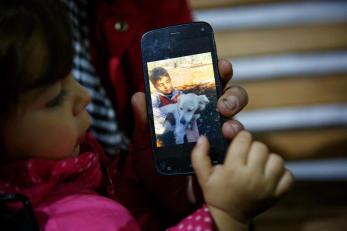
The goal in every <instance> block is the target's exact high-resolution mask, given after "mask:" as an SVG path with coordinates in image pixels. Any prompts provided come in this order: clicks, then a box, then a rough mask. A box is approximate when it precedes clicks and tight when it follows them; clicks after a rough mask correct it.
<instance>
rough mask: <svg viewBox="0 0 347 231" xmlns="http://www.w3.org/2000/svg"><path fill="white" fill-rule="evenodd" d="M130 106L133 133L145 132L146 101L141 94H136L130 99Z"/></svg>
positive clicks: (146, 127)
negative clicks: (133, 125)
mask: <svg viewBox="0 0 347 231" xmlns="http://www.w3.org/2000/svg"><path fill="white" fill-rule="evenodd" d="M131 104H132V108H133V113H134V119H135V132H147V129H148V126H147V113H146V100H145V94H144V93H143V92H136V93H135V94H134V95H133V96H132V97H131Z"/></svg>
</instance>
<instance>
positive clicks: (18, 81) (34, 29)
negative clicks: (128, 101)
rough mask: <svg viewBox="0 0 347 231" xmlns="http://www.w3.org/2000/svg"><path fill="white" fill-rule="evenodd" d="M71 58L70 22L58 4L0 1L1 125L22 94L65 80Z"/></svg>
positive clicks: (41, 0) (53, 1)
mask: <svg viewBox="0 0 347 231" xmlns="http://www.w3.org/2000/svg"><path fill="white" fill-rule="evenodd" d="M72 58H73V47H72V35H71V30H70V23H69V20H68V16H67V14H66V10H65V9H64V8H63V7H62V5H61V3H60V1H58V0H1V1H0V76H1V77H0V105H1V106H0V119H1V120H2V122H4V118H6V117H7V116H8V114H9V113H10V112H11V111H12V110H13V108H14V107H15V106H16V104H17V103H18V98H19V96H20V95H21V94H22V93H24V92H26V91H28V90H31V89H33V88H37V87H40V86H46V85H50V84H52V83H55V82H56V81H58V80H59V79H62V78H64V77H66V76H67V75H68V73H69V72H70V71H71V67H72ZM0 129H1V128H0Z"/></svg>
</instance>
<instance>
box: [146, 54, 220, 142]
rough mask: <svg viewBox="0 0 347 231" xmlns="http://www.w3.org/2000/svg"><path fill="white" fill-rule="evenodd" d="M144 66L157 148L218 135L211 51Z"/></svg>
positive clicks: (217, 115)
mask: <svg viewBox="0 0 347 231" xmlns="http://www.w3.org/2000/svg"><path fill="white" fill-rule="evenodd" d="M147 65H148V67H147V69H148V76H149V80H150V91H151V99H152V109H153V120H154V129H155V137H156V146H157V148H160V147H164V146H169V145H176V144H184V143H191V142H196V141H197V139H198V138H199V136H200V135H205V136H206V137H208V138H210V139H212V138H213V137H214V136H215V135H216V133H218V132H220V124H219V123H220V118H219V113H218V112H217V111H216V105H217V93H216V83H215V77H214V71H213V65H212V56H211V52H206V53H202V54H195V55H189V56H182V57H177V58H171V59H164V60H158V61H154V62H148V63H147Z"/></svg>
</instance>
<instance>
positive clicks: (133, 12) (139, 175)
mask: <svg viewBox="0 0 347 231" xmlns="http://www.w3.org/2000/svg"><path fill="white" fill-rule="evenodd" d="M92 2H93V4H91V8H90V15H93V17H91V19H90V35H91V38H90V41H91V53H92V61H93V63H94V65H95V67H96V70H97V73H98V75H99V76H100V78H101V80H102V82H103V84H104V86H105V88H106V91H107V93H108V95H109V96H110V98H111V100H112V102H113V104H114V106H115V109H116V113H117V120H118V123H119V126H120V127H121V128H122V129H123V130H124V131H125V132H126V133H127V135H129V137H131V133H132V130H133V126H134V119H133V115H132V110H131V103H130V99H131V96H132V95H133V94H134V93H135V92H138V91H142V92H143V91H144V81H143V69H142V62H141V49H140V39H141V36H142V34H143V33H144V32H146V31H148V30H151V29H154V28H158V27H163V26H168V25H173V24H178V23H186V22H190V21H191V20H192V16H191V12H190V9H189V6H188V4H187V2H186V1H185V0H175V1H162V0H113V1H112V0H108V1H106V0H95V1H92ZM117 28H118V29H117ZM145 138H146V136H145V134H144V139H145ZM149 145H150V144H149V143H148V146H149ZM134 149H135V148H131V150H130V152H129V153H125V154H124V155H121V157H120V161H118V160H114V161H113V162H112V164H110V167H109V172H110V174H111V175H112V174H113V177H112V178H113V179H114V181H115V184H116V185H117V190H116V192H115V195H114V196H115V197H116V198H117V200H118V201H121V203H122V204H123V205H124V206H125V207H126V208H128V209H129V210H130V211H131V213H132V214H133V216H134V217H135V218H136V220H137V221H138V222H139V223H140V225H141V226H142V228H144V229H147V230H154V228H153V226H155V224H156V223H157V222H158V221H159V220H160V221H163V220H164V221H165V222H164V223H165V224H170V223H171V224H172V223H173V222H174V221H177V219H179V218H180V217H181V216H178V215H177V214H182V213H185V214H188V213H190V212H191V211H193V209H194V208H197V207H198V206H199V203H197V204H194V205H192V204H191V203H190V202H189V200H188V198H187V178H186V177H169V178H168V177H161V176H158V174H157V173H156V172H155V170H154V166H153V162H152V153H151V151H150V150H149V149H147V150H145V151H144V150H142V152H141V153H137V151H135V152H134V151H132V150H134ZM115 168H117V169H118V170H117V172H114V169H115ZM145 181H146V182H147V184H146V183H144V182H145ZM148 184H150V186H149V188H151V189H148V187H147V186H148ZM153 188H154V190H153ZM193 188H195V191H197V192H199V190H198V189H197V188H198V187H197V183H196V181H194V184H193ZM110 190H112V189H110ZM153 191H154V192H153ZM153 193H154V194H153ZM162 194H165V195H166V197H167V200H166V201H160V200H159V201H158V200H157V196H156V195H162ZM200 195H201V194H200ZM200 198H201V197H200ZM200 204H201V203H200ZM163 207H164V208H166V207H171V208H174V209H173V210H174V212H175V213H177V214H174V215H172V212H173V211H172V209H171V210H170V212H171V213H168V214H169V215H167V216H164V214H165V213H163V212H162V211H163ZM159 211H160V212H159ZM170 214H171V215H170ZM166 219H167V220H166Z"/></svg>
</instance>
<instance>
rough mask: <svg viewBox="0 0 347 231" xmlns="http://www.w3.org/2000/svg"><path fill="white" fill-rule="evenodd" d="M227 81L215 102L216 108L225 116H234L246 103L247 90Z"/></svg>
mask: <svg viewBox="0 0 347 231" xmlns="http://www.w3.org/2000/svg"><path fill="white" fill-rule="evenodd" d="M229 83H230V82H229ZM229 83H228V85H227V87H228V86H229V87H228V88H227V89H226V90H225V91H224V94H223V95H222V96H221V97H220V98H219V99H218V102H217V110H218V111H219V112H220V113H221V114H222V115H223V116H225V117H232V116H234V115H235V114H236V113H238V112H239V111H240V110H241V109H242V108H244V107H245V106H246V105H247V103H248V95H247V92H246V91H245V90H244V89H243V88H242V87H240V86H236V85H231V83H230V84H229Z"/></svg>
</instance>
